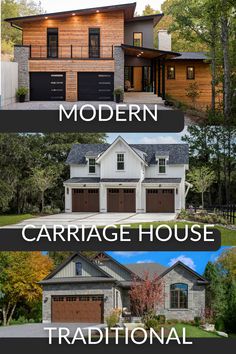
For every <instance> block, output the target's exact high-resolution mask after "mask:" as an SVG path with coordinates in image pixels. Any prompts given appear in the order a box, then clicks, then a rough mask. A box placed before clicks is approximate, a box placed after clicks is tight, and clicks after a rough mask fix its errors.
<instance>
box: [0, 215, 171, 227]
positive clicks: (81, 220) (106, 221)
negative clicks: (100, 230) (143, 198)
mask: <svg viewBox="0 0 236 354" xmlns="http://www.w3.org/2000/svg"><path fill="white" fill-rule="evenodd" d="M175 218H176V214H174V213H140V214H138V213H61V214H55V215H48V216H41V217H36V218H33V219H27V220H24V221H22V222H20V223H19V224H15V225H10V226H5V228H22V227H23V226H24V225H29V224H32V225H35V226H38V227H40V226H42V225H46V226H48V227H51V226H53V225H55V224H57V225H68V224H71V225H85V226H88V227H89V226H91V225H96V226H105V225H113V224H118V225H119V224H123V225H124V224H134V223H145V222H155V221H161V222H165V221H170V220H174V219H175Z"/></svg>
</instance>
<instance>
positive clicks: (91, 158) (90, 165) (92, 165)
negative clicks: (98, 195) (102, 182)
mask: <svg viewBox="0 0 236 354" xmlns="http://www.w3.org/2000/svg"><path fill="white" fill-rule="evenodd" d="M91 160H93V161H94V164H90V161H91ZM88 166H89V174H90V173H91V174H94V173H96V159H95V158H93V157H90V158H89V159H88ZM91 167H94V171H92V172H91V170H90V168H91Z"/></svg>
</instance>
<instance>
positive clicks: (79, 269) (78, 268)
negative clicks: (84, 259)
mask: <svg viewBox="0 0 236 354" xmlns="http://www.w3.org/2000/svg"><path fill="white" fill-rule="evenodd" d="M75 274H76V275H82V263H81V262H76V263H75Z"/></svg>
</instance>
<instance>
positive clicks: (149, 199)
mask: <svg viewBox="0 0 236 354" xmlns="http://www.w3.org/2000/svg"><path fill="white" fill-rule="evenodd" d="M146 212H147V213H174V212H175V190H174V189H146Z"/></svg>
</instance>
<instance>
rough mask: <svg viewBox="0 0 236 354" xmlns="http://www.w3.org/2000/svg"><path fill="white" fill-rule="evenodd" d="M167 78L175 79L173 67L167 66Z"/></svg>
mask: <svg viewBox="0 0 236 354" xmlns="http://www.w3.org/2000/svg"><path fill="white" fill-rule="evenodd" d="M167 79H168V80H174V79H175V67H174V66H167Z"/></svg>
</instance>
